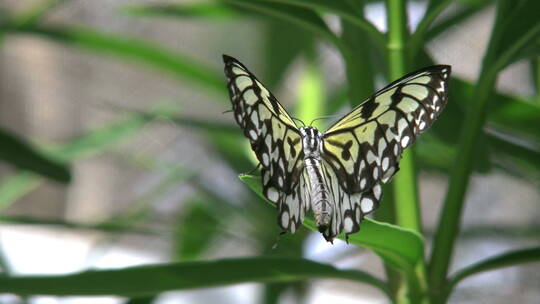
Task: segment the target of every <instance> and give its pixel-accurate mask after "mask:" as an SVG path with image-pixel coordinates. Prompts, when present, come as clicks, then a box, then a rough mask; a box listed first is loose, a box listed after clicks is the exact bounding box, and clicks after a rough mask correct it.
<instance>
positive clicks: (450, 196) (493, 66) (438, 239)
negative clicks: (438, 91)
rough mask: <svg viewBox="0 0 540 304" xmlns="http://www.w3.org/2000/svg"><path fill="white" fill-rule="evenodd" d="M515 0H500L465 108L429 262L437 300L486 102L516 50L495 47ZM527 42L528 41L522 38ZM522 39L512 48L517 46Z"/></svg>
mask: <svg viewBox="0 0 540 304" xmlns="http://www.w3.org/2000/svg"><path fill="white" fill-rule="evenodd" d="M512 5H513V2H512V1H500V2H498V5H497V16H496V18H495V23H494V24H495V26H494V28H493V30H492V33H491V38H490V41H489V45H488V47H487V51H486V53H485V54H484V58H483V61H482V70H481V71H480V76H479V79H478V85H477V86H476V87H475V90H474V92H473V95H472V98H471V101H474V102H471V103H470V104H471V106H470V108H469V109H468V111H467V112H466V114H465V115H466V117H465V119H464V125H463V128H462V134H461V136H460V142H459V144H458V150H459V151H460V153H458V154H457V156H456V161H455V163H456V164H459V165H458V166H454V167H453V170H452V172H451V174H450V180H449V186H448V190H447V194H446V199H445V201H444V205H443V207H442V209H441V211H440V214H439V221H438V226H437V230H436V233H435V237H434V244H433V251H432V253H431V260H430V264H429V282H430V287H431V289H430V292H431V299H432V301H433V302H436V303H444V302H446V300H447V296H448V294H449V293H448V292H449V291H448V290H447V288H446V285H447V274H448V268H449V266H450V262H451V259H452V254H453V249H454V242H455V239H456V237H457V235H458V233H459V228H460V221H461V214H462V209H463V205H464V200H465V194H466V192H467V186H468V184H469V180H470V176H471V173H472V170H473V162H474V159H475V156H476V149H477V146H478V139H479V137H480V134H481V132H482V127H483V126H484V124H485V120H486V116H487V108H488V107H487V105H488V104H489V100H490V96H491V95H492V93H493V88H494V85H495V81H496V79H497V73H498V72H499V70H500V69H502V68H503V67H504V66H506V64H507V63H508V60H506V57H508V56H511V55H512V54H513V53H517V52H518V51H517V50H518V49H516V50H515V51H512V50H510V51H508V50H506V51H505V52H503V53H502V54H500V55H499V58H496V57H497V56H496V55H497V54H496V50H497V46H498V43H499V42H500V40H501V35H502V30H501V26H502V25H503V24H505V23H504V22H502V21H503V20H505V18H507V16H506V15H505V14H506V12H507V11H508V7H510V6H512ZM523 43H525V42H523ZM518 45H519V43H516V45H513V46H511V47H510V48H509V49H512V48H517V47H518Z"/></svg>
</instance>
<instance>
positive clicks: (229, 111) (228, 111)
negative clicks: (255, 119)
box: [221, 110, 233, 114]
mask: <svg viewBox="0 0 540 304" xmlns="http://www.w3.org/2000/svg"><path fill="white" fill-rule="evenodd" d="M231 112H233V110H227V111H223V113H221V114H225V113H231Z"/></svg>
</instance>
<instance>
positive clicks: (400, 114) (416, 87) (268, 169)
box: [223, 55, 451, 242]
mask: <svg viewBox="0 0 540 304" xmlns="http://www.w3.org/2000/svg"><path fill="white" fill-rule="evenodd" d="M223 61H224V63H225V76H226V78H227V87H228V90H229V95H230V98H231V102H232V111H233V112H234V118H235V120H236V122H237V123H238V125H239V126H240V128H241V129H242V130H243V132H244V135H245V136H246V137H247V138H248V140H249V142H250V144H251V148H252V150H253V152H255V155H256V156H257V159H258V160H259V162H260V165H261V176H262V185H263V193H264V196H265V197H266V198H267V199H268V200H269V201H271V202H272V203H274V204H275V205H276V207H277V209H278V224H279V226H280V227H281V228H282V229H284V230H285V231H289V232H291V233H294V232H295V231H296V230H297V229H298V228H299V226H300V225H301V224H302V221H303V219H304V216H305V215H306V213H307V212H308V211H309V210H310V209H311V210H312V212H313V217H314V218H315V223H316V225H317V228H318V230H319V231H320V232H321V233H322V235H323V236H324V238H325V239H326V240H327V241H329V242H332V241H333V239H334V238H335V237H336V236H337V235H338V234H340V233H342V232H343V233H344V234H345V236H346V237H348V236H349V235H350V234H352V233H355V232H358V231H359V230H360V222H361V221H362V219H363V218H364V217H365V216H366V215H367V214H369V213H371V212H373V211H374V210H375V209H376V208H377V207H378V205H379V201H380V200H381V196H382V188H381V184H382V183H388V182H389V181H390V179H391V178H392V176H393V175H394V174H395V173H396V172H397V171H398V170H399V160H400V158H401V153H402V152H403V150H404V149H406V148H407V147H409V146H410V145H411V144H412V143H413V142H414V141H415V139H416V137H417V136H418V134H420V133H422V132H423V131H425V130H426V129H427V128H428V127H429V126H431V125H432V123H433V121H434V120H435V119H436V118H437V117H438V116H439V114H440V113H441V111H442V109H443V108H444V106H445V104H446V103H447V100H448V95H447V92H448V80H449V76H450V71H451V68H450V66H448V65H434V66H430V67H426V68H423V69H420V70H418V71H416V72H413V73H410V74H407V75H405V76H403V77H402V78H400V79H398V80H396V81H394V82H392V83H391V84H389V85H388V86H386V87H385V88H383V89H382V90H380V91H378V92H377V93H375V95H373V96H371V97H370V98H368V99H367V100H366V101H365V102H363V103H362V104H360V105H359V106H357V107H356V108H354V109H353V110H352V111H351V112H350V113H349V114H347V115H345V116H344V117H343V118H341V119H340V120H338V121H337V122H336V123H334V124H333V125H332V126H331V127H330V128H328V130H326V132H324V133H321V132H320V131H319V130H317V129H316V128H314V127H311V126H302V127H297V126H296V124H295V122H294V120H293V119H292V118H291V116H290V115H289V114H288V113H287V112H286V111H285V109H284V108H283V106H282V105H281V104H280V103H279V102H278V101H277V99H276V98H275V97H274V95H272V93H270V91H268V89H266V88H265V87H264V85H263V84H262V83H261V82H260V81H259V80H258V79H257V78H256V77H255V76H254V75H253V74H252V73H251V72H250V71H249V70H248V69H247V68H246V67H245V66H244V65H243V64H242V63H240V62H239V61H238V60H236V59H234V58H233V57H230V56H227V55H223Z"/></svg>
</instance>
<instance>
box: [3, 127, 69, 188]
mask: <svg viewBox="0 0 540 304" xmlns="http://www.w3.org/2000/svg"><path fill="white" fill-rule="evenodd" d="M0 147H2V149H0V160H3V161H6V162H7V163H10V164H12V165H14V166H16V167H17V168H19V169H21V170H28V171H32V172H34V173H37V174H39V175H41V176H43V177H48V178H51V179H54V180H56V181H58V182H61V183H67V182H69V181H70V180H71V174H70V172H69V167H68V165H66V164H64V163H61V162H59V161H57V160H55V159H54V158H51V157H50V156H48V155H46V154H44V153H43V152H41V151H39V149H36V148H35V147H34V146H33V145H31V144H30V143H28V142H26V141H25V140H23V139H22V138H19V137H17V136H15V135H13V134H11V133H8V132H6V131H4V130H1V129H0Z"/></svg>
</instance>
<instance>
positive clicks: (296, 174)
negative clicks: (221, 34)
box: [223, 55, 309, 232]
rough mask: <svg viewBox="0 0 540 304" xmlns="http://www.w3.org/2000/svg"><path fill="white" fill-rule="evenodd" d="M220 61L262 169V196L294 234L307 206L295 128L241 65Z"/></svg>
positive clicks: (227, 59) (231, 60) (227, 58)
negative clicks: (274, 206)
mask: <svg viewBox="0 0 540 304" xmlns="http://www.w3.org/2000/svg"><path fill="white" fill-rule="evenodd" d="M223 60H224V62H225V76H226V77H227V87H228V89H229V95H230V97H231V102H232V107H233V112H234V117H235V119H236V122H237V123H238V124H239V125H240V127H241V128H242V129H243V131H244V135H245V136H246V137H247V138H248V139H249V141H250V144H251V148H252V149H253V151H254V152H255V154H256V156H257V159H258V160H259V162H260V164H261V166H262V169H261V173H262V179H263V193H264V195H265V197H266V198H267V199H268V200H270V201H271V202H273V203H276V205H277V207H278V211H279V216H278V223H279V224H280V226H281V227H282V228H283V229H286V230H289V231H291V232H294V231H295V230H296V229H297V228H298V227H299V226H300V224H301V223H302V220H303V218H304V215H305V212H306V208H307V207H308V205H309V202H306V201H307V200H308V197H306V196H305V190H304V189H305V188H306V183H305V180H304V179H303V178H304V176H303V174H302V168H303V162H302V160H303V157H302V155H303V151H302V140H301V136H300V133H299V131H298V128H297V127H296V125H295V123H294V121H293V120H292V119H291V117H290V116H289V114H287V112H286V111H285V110H284V109H283V107H282V106H281V104H279V102H278V101H277V99H276V98H275V97H274V96H273V95H272V93H270V92H269V91H268V90H267V89H266V88H265V87H264V86H263V85H262V84H261V83H260V82H259V80H257V78H256V77H255V76H254V75H253V74H252V73H251V72H249V70H248V69H247V68H246V67H245V66H244V65H243V64H241V63H240V62H239V61H238V60H236V59H234V58H232V57H230V56H226V55H224V56H223Z"/></svg>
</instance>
